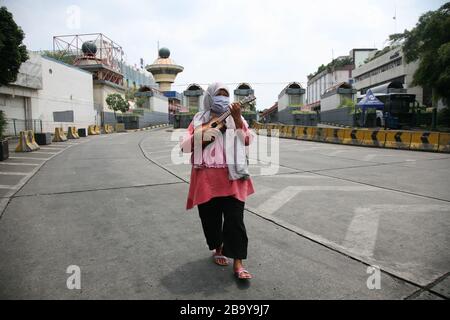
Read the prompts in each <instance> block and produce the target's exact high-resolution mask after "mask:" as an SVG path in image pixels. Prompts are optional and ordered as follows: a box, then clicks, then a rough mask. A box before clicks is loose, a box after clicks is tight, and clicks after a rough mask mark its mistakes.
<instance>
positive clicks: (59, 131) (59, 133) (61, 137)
mask: <svg viewBox="0 0 450 320" xmlns="http://www.w3.org/2000/svg"><path fill="white" fill-rule="evenodd" d="M63 141H67V137H66V135H65V134H64V131H63V128H55V136H54V137H53V142H63Z"/></svg>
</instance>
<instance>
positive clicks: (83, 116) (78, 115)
mask: <svg viewBox="0 0 450 320" xmlns="http://www.w3.org/2000/svg"><path fill="white" fill-rule="evenodd" d="M29 56H30V59H29V60H28V61H26V62H25V63H23V64H22V66H21V68H20V71H19V75H18V79H17V81H16V82H14V83H12V84H10V85H8V86H4V87H1V88H0V109H1V110H4V111H5V114H6V118H7V119H8V122H9V128H8V131H9V132H8V133H9V134H14V132H11V131H12V130H13V128H12V127H11V126H13V125H15V126H16V128H15V129H16V133H17V132H18V131H20V130H25V129H34V130H35V131H36V132H40V131H42V132H54V128H55V127H63V128H64V129H67V127H68V126H76V127H77V128H87V126H88V125H90V124H95V123H98V120H99V117H98V116H97V112H96V110H95V108H94V92H93V86H92V74H90V73H89V72H86V71H83V70H80V69H79V68H76V67H73V66H71V65H67V64H65V63H62V62H60V61H57V60H54V59H52V58H48V57H44V56H41V55H39V54H36V53H32V52H29ZM13 119H14V120H13Z"/></svg>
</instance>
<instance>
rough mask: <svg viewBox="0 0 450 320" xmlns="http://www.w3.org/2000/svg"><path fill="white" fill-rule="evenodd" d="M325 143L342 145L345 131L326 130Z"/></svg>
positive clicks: (337, 129)
mask: <svg viewBox="0 0 450 320" xmlns="http://www.w3.org/2000/svg"><path fill="white" fill-rule="evenodd" d="M325 141H326V142H331V143H342V141H344V130H343V129H339V128H326V130H325Z"/></svg>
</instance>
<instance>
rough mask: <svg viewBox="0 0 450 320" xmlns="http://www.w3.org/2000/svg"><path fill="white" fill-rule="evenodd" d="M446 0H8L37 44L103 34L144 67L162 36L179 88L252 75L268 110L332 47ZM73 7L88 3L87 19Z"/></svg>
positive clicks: (406, 22) (390, 28)
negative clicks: (57, 37) (75, 13)
mask: <svg viewBox="0 0 450 320" xmlns="http://www.w3.org/2000/svg"><path fill="white" fill-rule="evenodd" d="M445 2H446V1H445V0H442V1H441V0H377V1H375V0H341V1H332V0H310V1H300V0H298V1H295V0H291V1H289V0H276V1H269V0H228V1H222V0H189V1H184V0H161V1H153V0H146V1H138V0H109V1H106V0H105V1H93V0H90V1H76V0H72V1H64V0H63V1H49V0H41V1H36V0H11V1H9V0H0V5H2V6H3V5H4V6H6V7H7V8H8V10H9V11H11V12H12V13H13V15H14V19H15V20H16V22H17V24H18V25H20V26H21V27H22V29H23V30H24V32H25V34H26V38H25V41H24V42H25V44H26V45H27V47H28V48H29V49H30V50H46V49H52V43H53V36H54V35H64V34H78V33H97V32H101V33H103V34H105V35H106V36H108V37H109V38H111V39H112V40H114V41H115V42H117V43H119V44H120V45H121V46H122V47H123V49H124V51H125V54H126V62H127V63H129V64H137V65H139V59H140V58H143V59H144V62H145V63H146V64H149V63H152V62H153V61H154V60H155V59H156V55H157V51H156V50H157V49H156V48H157V41H158V40H159V42H160V46H161V47H163V46H165V47H168V48H169V49H170V51H171V58H173V59H174V60H175V61H176V62H177V63H178V64H181V65H182V66H184V72H182V73H180V74H179V75H178V77H177V79H176V82H175V86H173V87H172V88H173V89H174V90H177V91H179V92H181V91H183V90H184V89H185V88H186V86H184V85H183V86H180V85H182V84H189V83H193V82H195V83H201V84H203V83H211V82H214V81H220V82H225V83H239V82H250V84H251V85H253V88H254V89H255V95H256V96H257V98H258V101H257V109H258V110H262V109H264V108H268V107H270V106H272V105H273V103H274V102H275V101H276V100H277V97H278V93H279V92H280V91H281V90H282V89H283V88H284V86H285V85H286V84H287V83H288V82H291V81H298V82H300V83H301V84H302V85H303V87H304V88H306V81H307V79H306V76H307V75H308V74H309V73H312V72H315V71H316V70H317V67H318V66H319V65H321V64H322V63H323V64H327V63H328V62H330V61H331V57H332V52H333V53H334V57H337V56H341V55H347V54H348V53H349V51H350V50H351V49H352V48H373V47H376V48H379V49H380V48H382V47H383V44H384V42H385V40H386V39H387V38H388V35H389V34H392V33H394V32H395V30H397V32H400V31H403V30H404V29H411V28H412V27H414V25H415V24H416V23H417V20H418V18H419V16H420V15H421V14H422V13H424V12H426V11H429V10H435V9H437V8H439V7H440V6H441V5H443V4H444V3H445ZM72 6H77V7H78V8H79V10H80V15H79V18H80V19H79V27H77V26H76V23H75V24H74V20H73V11H71V8H72ZM395 8H396V12H397V20H396V23H395V20H394V19H393V16H394V12H395ZM280 82H282V83H280ZM256 83H269V84H256ZM284 83H286V84H284ZM235 87H236V85H234V84H233V85H230V89H231V90H234V89H235Z"/></svg>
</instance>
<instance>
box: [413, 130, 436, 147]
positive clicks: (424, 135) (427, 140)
mask: <svg viewBox="0 0 450 320" xmlns="http://www.w3.org/2000/svg"><path fill="white" fill-rule="evenodd" d="M409 148H410V149H411V150H426V151H438V150H439V132H430V131H423V132H413V133H411V144H410V145H409Z"/></svg>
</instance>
